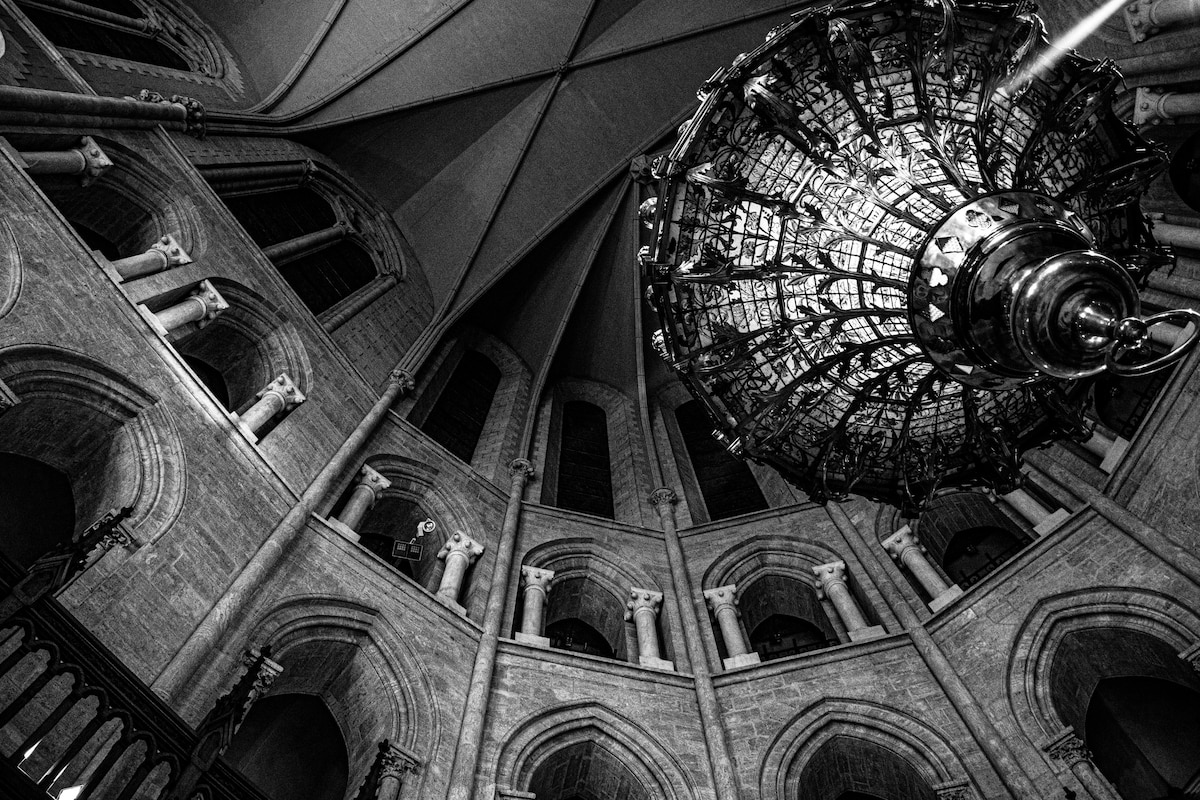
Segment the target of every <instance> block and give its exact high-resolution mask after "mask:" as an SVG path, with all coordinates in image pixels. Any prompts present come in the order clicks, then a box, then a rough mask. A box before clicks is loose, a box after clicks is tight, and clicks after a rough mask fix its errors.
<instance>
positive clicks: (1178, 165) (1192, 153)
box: [1168, 134, 1200, 211]
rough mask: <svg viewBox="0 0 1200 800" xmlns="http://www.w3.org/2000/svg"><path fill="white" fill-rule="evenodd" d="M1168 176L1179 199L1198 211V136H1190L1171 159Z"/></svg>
mask: <svg viewBox="0 0 1200 800" xmlns="http://www.w3.org/2000/svg"><path fill="white" fill-rule="evenodd" d="M1168 175H1170V178H1171V185H1172V186H1173V187H1175V192H1176V193H1177V194H1178V195H1179V197H1180V199H1181V200H1183V202H1185V203H1187V204H1188V205H1189V206H1191V207H1192V208H1194V209H1196V210H1197V211H1200V134H1194V135H1192V136H1190V137H1189V138H1188V139H1187V141H1185V142H1184V143H1183V144H1182V145H1181V146H1180V147H1179V149H1178V150H1177V151H1176V152H1175V155H1173V156H1172V157H1171V166H1170V169H1169V172H1168Z"/></svg>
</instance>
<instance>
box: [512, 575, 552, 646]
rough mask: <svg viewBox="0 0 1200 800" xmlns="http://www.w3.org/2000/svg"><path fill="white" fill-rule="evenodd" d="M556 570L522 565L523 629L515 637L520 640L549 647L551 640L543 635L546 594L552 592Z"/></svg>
mask: <svg viewBox="0 0 1200 800" xmlns="http://www.w3.org/2000/svg"><path fill="white" fill-rule="evenodd" d="M553 578H554V571H553V570H549V569H538V568H537V567H521V583H522V585H523V586H524V587H525V593H524V595H523V597H524V602H523V604H522V612H521V630H519V631H517V634H516V636H515V637H514V638H515V639H516V640H517V641H518V642H525V643H526V644H533V645H537V646H538V647H549V646H550V640H549V639H548V638H546V637H545V636H543V635H542V622H543V621H544V620H545V618H546V595H548V594H549V593H550V581H551V580H552V579H553Z"/></svg>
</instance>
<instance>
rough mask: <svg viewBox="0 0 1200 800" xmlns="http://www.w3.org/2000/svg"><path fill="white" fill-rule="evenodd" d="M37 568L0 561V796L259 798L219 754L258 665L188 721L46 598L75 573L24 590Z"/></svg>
mask: <svg viewBox="0 0 1200 800" xmlns="http://www.w3.org/2000/svg"><path fill="white" fill-rule="evenodd" d="M62 555H63V554H62V553H58V554H54V557H57V558H60V560H61V556H62ZM70 563H71V564H72V565H77V564H79V563H80V562H79V560H78V559H74V560H72V561H71V562H70ZM37 566H38V565H36V564H35V565H34V567H33V568H31V569H30V570H28V571H25V570H20V569H19V568H17V567H15V565H13V564H12V563H11V562H8V561H7V560H6V559H3V558H0V598H2V600H0V609H3V614H4V616H2V617H0V796H3V797H5V798H9V797H11V798H14V800H16V799H17V798H20V800H25V798H28V799H29V800H46V798H47V797H52V798H56V799H57V800H96V799H97V798H104V800H265V796H264V795H263V794H262V793H261V792H260V791H259V790H258V789H256V788H255V787H254V786H253V785H252V784H250V783H249V782H248V781H247V780H246V778H245V777H243V776H242V775H241V774H240V773H238V772H237V771H236V770H234V769H232V768H231V767H229V766H228V765H226V764H225V763H224V762H222V761H221V760H220V758H219V755H220V753H221V752H222V751H223V750H224V749H225V747H227V746H228V744H229V740H230V738H231V737H232V735H233V732H234V730H235V729H236V727H237V725H238V724H239V723H240V722H241V719H242V718H243V716H244V713H245V710H246V709H247V708H248V706H249V703H250V702H252V701H253V697H254V696H255V695H254V693H255V692H256V691H258V689H259V687H258V686H257V685H256V683H255V678H256V676H257V674H258V673H257V671H256V666H255V665H251V669H250V671H249V672H248V673H247V675H246V676H243V678H242V680H241V681H239V683H238V685H237V686H236V687H235V688H234V689H233V690H232V691H231V692H230V693H229V694H228V695H226V696H225V697H223V698H222V699H221V700H220V701H218V703H217V706H216V707H215V708H214V710H213V712H212V713H210V714H209V715H208V717H206V718H205V720H204V722H202V723H201V725H200V726H199V729H198V730H197V729H193V728H192V727H191V726H189V725H188V724H187V723H186V722H184V720H183V719H182V718H180V717H179V716H178V715H177V714H176V713H175V712H174V711H172V710H171V709H170V708H169V707H167V706H166V705H165V704H164V703H163V702H162V701H161V700H160V699H159V698H158V697H157V696H156V695H154V693H153V692H151V691H150V690H149V688H148V687H147V686H146V685H145V684H144V683H142V681H141V680H139V679H138V677H137V676H136V675H134V674H133V673H132V672H130V671H129V670H128V669H127V668H126V667H125V666H124V665H123V664H122V663H121V662H120V661H119V660H118V659H117V658H116V657H115V656H114V655H113V654H112V653H111V652H109V650H108V649H107V648H106V647H105V646H104V645H103V644H101V643H100V641H99V640H98V639H96V638H95V637H94V636H93V635H92V634H91V633H90V632H89V631H87V630H86V629H85V628H83V627H82V626H81V625H80V624H79V623H78V622H77V621H76V620H75V619H74V618H73V617H72V616H71V615H70V614H69V613H67V611H66V610H65V609H63V607H62V606H61V605H60V604H59V603H58V602H57V601H56V600H54V599H53V597H52V595H51V592H53V591H54V589H56V588H58V587H59V586H61V585H62V583H61V582H60V581H63V580H65V577H64V576H66V577H69V576H70V574H71V573H73V572H74V571H75V570H74V569H69V570H63V571H61V572H58V573H56V574H55V580H52V581H50V582H48V583H47V582H45V580H44V579H39V580H37V581H36V582H34V584H36V588H37V591H31V589H33V587H34V584H31V582H30V577H31V576H34V575H39V574H40V575H43V576H44V575H45V574H47V571H46V570H41V571H39V570H38V568H37Z"/></svg>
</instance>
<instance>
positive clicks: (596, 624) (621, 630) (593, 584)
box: [514, 574, 661, 661]
mask: <svg viewBox="0 0 1200 800" xmlns="http://www.w3.org/2000/svg"><path fill="white" fill-rule="evenodd" d="M522 612H523V609H522V608H521V606H520V605H518V607H517V616H516V618H515V620H514V623H515V627H516V629H518V630H519V629H520V627H521V622H522ZM545 625H546V627H545V636H546V638H548V639H549V640H550V646H551V647H553V648H557V649H559V650H570V651H572V652H575V653H586V654H588V655H593V656H599V657H601V658H612V659H616V660H618V661H625V660H629V659H631V658H632V659H633V660H636V656H637V647H636V646H630V638H631V636H633V634H632V631H631V630H630V629H631V628H632V625H631V624H630V623H627V622H626V621H625V604H624V601H623V599H622V598H620V597H617V596H616V595H614V594H613V593H612V592H611V591H609V589H607V588H605V587H604V586H603V585H601V584H600V583H599V582H597V581H595V580H593V579H592V578H590V577H588V576H586V575H580V574H575V575H572V576H569V577H567V578H565V579H561V578H560V579H556V580H554V581H553V582H552V583H551V585H550V593H549V598H548V599H547V603H546V610H545ZM660 646H661V644H660Z"/></svg>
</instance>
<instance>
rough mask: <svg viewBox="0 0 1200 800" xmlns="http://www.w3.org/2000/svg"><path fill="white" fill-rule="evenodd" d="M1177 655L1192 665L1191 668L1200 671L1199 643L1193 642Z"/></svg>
mask: <svg viewBox="0 0 1200 800" xmlns="http://www.w3.org/2000/svg"><path fill="white" fill-rule="evenodd" d="M1179 657H1180V658H1182V659H1183V660H1184V661H1186V662H1188V663H1189V664H1191V665H1192V669H1194V670H1196V671H1197V672H1200V644H1194V645H1192V646H1191V647H1189V648H1188V649H1187V650H1184V651H1183V652H1182V653H1180V654H1179Z"/></svg>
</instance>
